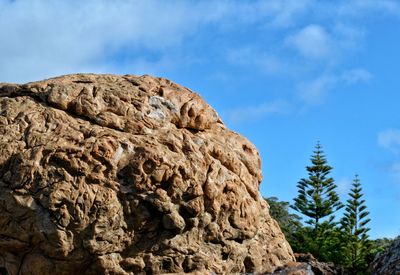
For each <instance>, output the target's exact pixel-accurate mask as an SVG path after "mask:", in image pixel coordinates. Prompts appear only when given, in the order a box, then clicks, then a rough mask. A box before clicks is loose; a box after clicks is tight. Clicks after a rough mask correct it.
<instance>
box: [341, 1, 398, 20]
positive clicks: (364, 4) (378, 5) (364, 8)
mask: <svg viewBox="0 0 400 275" xmlns="http://www.w3.org/2000/svg"><path fill="white" fill-rule="evenodd" d="M338 13H339V14H340V15H347V16H357V17H358V16H365V15H367V14H369V13H379V14H381V15H385V14H392V15H396V16H399V15H400V3H399V2H398V1H393V0H379V1H376V0H352V1H346V2H345V3H344V4H342V5H340V6H339V8H338Z"/></svg>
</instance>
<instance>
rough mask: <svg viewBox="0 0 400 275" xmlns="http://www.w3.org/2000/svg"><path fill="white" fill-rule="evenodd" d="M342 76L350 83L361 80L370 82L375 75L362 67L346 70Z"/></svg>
mask: <svg viewBox="0 0 400 275" xmlns="http://www.w3.org/2000/svg"><path fill="white" fill-rule="evenodd" d="M341 78H342V79H343V80H344V81H345V82H347V83H349V84H355V83H359V82H369V81H371V79H372V78H373V77H372V74H371V73H370V72H369V71H367V70H365V69H362V68H356V69H352V70H349V71H346V72H344V73H343V74H342V76H341Z"/></svg>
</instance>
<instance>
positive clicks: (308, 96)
mask: <svg viewBox="0 0 400 275" xmlns="http://www.w3.org/2000/svg"><path fill="white" fill-rule="evenodd" d="M372 77H373V76H372V74H371V73H370V72H369V71H367V70H365V69H362V68H355V69H351V70H347V71H344V72H342V73H340V74H323V75H321V76H319V77H317V78H315V79H312V80H311V81H308V82H303V83H300V84H299V86H298V96H299V98H300V99H301V100H302V101H303V102H304V103H306V104H307V105H318V104H321V103H323V102H324V101H325V100H326V98H327V97H328V95H329V92H330V91H331V90H333V89H335V87H336V86H338V85H339V84H345V85H356V84H359V83H367V82H369V81H370V80H371V79H372Z"/></svg>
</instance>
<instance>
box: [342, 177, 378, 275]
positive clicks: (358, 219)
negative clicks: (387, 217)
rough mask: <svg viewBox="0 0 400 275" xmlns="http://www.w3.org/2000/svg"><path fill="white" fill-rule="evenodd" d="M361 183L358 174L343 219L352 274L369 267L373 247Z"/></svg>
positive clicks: (362, 272) (346, 248) (361, 271)
mask: <svg viewBox="0 0 400 275" xmlns="http://www.w3.org/2000/svg"><path fill="white" fill-rule="evenodd" d="M361 190H362V189H361V183H360V180H359V179H358V176H357V175H356V176H355V178H354V181H353V186H352V189H351V190H350V193H349V196H350V199H348V200H347V203H346V208H345V213H344V217H343V218H342V220H341V222H340V223H341V225H342V230H343V232H344V238H345V242H344V249H345V261H346V262H345V264H346V265H347V266H348V267H349V269H350V271H351V272H352V274H364V272H365V270H366V269H367V267H368V262H367V257H368V255H369V250H370V248H371V242H370V241H369V240H368V238H369V236H368V234H367V233H368V231H369V230H370V229H369V228H368V227H367V224H368V223H369V222H370V219H369V218H368V215H369V212H368V211H367V210H366V209H367V207H366V206H365V200H363V199H362V196H363V195H362V193H361Z"/></svg>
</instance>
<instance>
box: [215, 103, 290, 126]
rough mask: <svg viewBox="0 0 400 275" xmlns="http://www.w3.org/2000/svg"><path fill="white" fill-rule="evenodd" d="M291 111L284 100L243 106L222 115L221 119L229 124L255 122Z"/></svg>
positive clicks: (288, 104)
mask: <svg viewBox="0 0 400 275" xmlns="http://www.w3.org/2000/svg"><path fill="white" fill-rule="evenodd" d="M290 111H291V105H290V103H289V102H287V101H285V100H275V101H270V102H265V103H262V104H260V105H255V106H244V107H239V108H236V109H232V110H229V111H226V112H224V113H222V116H223V118H226V119H227V121H229V122H231V123H235V124H238V123H242V122H246V123H248V122H251V121H257V120H258V119H261V118H265V117H267V116H270V115H276V114H287V113H289V112H290Z"/></svg>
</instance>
